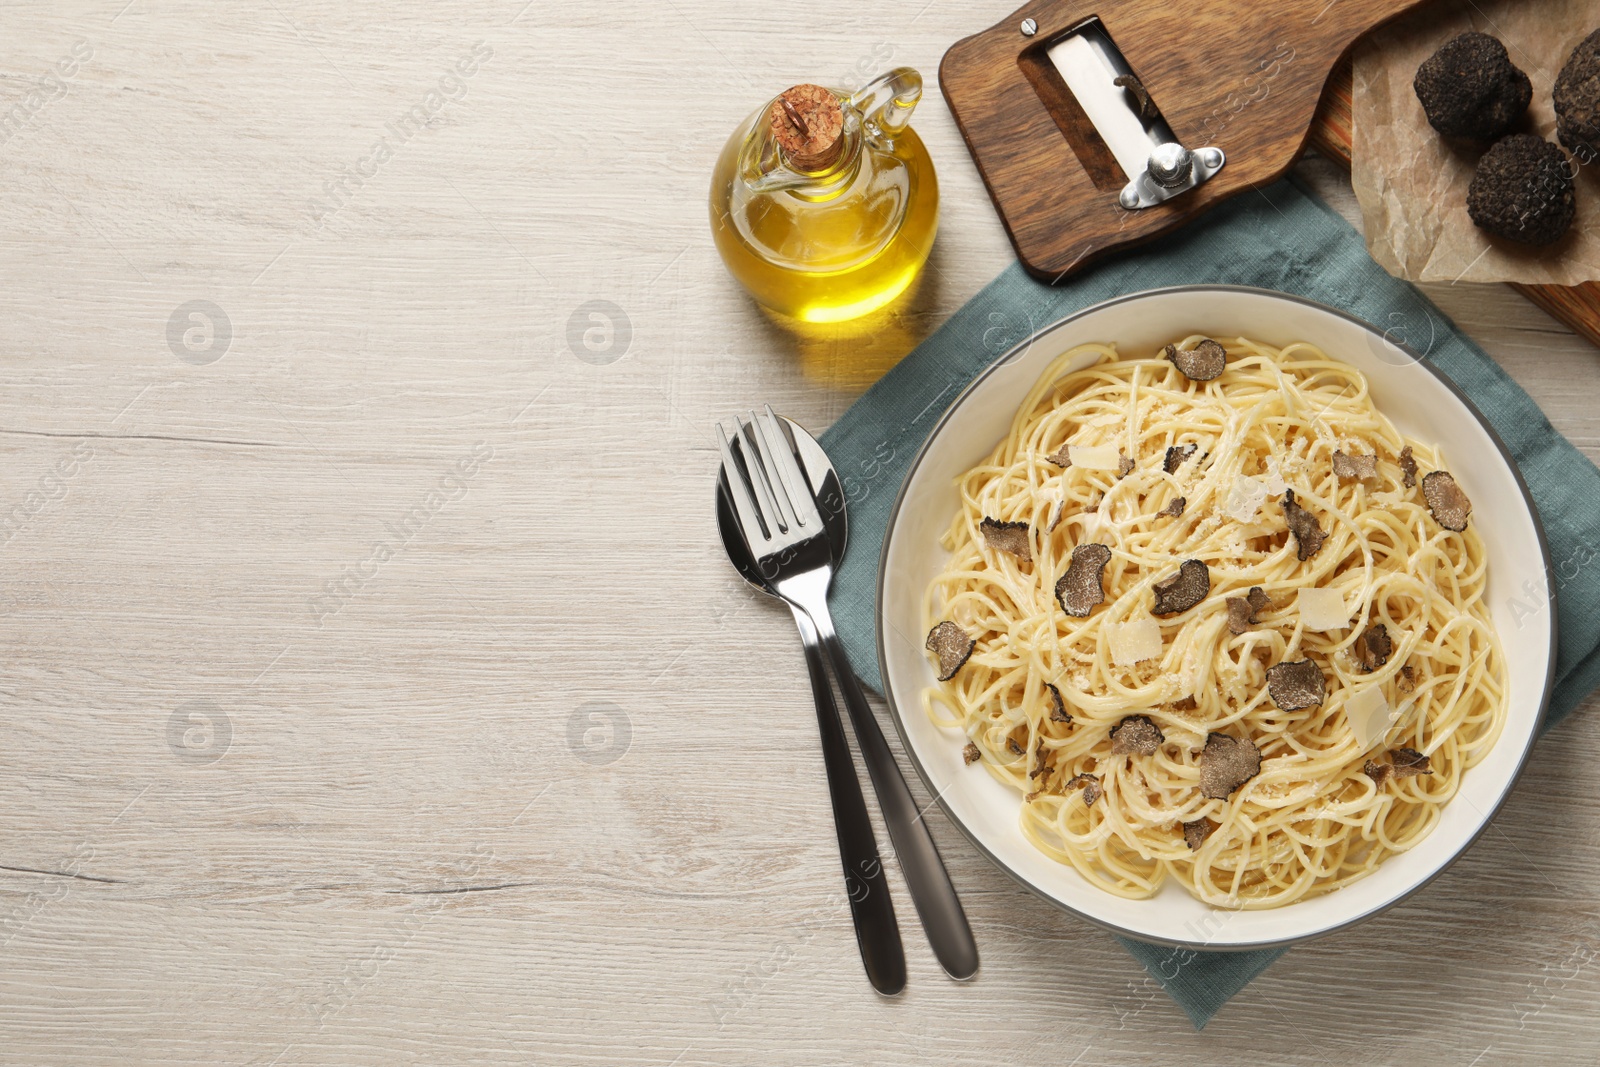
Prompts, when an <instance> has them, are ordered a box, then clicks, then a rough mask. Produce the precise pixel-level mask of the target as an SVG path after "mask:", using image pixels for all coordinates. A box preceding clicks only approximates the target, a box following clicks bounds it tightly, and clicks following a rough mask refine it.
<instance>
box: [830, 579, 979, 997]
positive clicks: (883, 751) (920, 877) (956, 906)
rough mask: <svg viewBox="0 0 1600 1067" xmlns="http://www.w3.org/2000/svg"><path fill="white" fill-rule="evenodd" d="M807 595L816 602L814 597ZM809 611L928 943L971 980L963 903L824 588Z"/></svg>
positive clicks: (972, 962) (974, 962)
mask: <svg viewBox="0 0 1600 1067" xmlns="http://www.w3.org/2000/svg"><path fill="white" fill-rule="evenodd" d="M808 599H812V600H813V601H815V598H808ZM810 612H811V618H812V622H813V623H814V624H815V625H816V627H817V631H818V633H820V634H821V636H822V647H823V648H824V649H825V650H826V651H827V653H828V658H829V659H830V660H832V661H833V670H834V673H835V674H836V675H837V676H838V678H839V689H840V691H841V692H843V693H844V702H845V706H846V707H848V708H849V709H850V723H851V725H853V726H854V727H855V729H856V743H857V744H858V745H860V746H861V755H862V757H863V758H864V759H865V760H866V761H867V773H868V774H870V775H871V776H872V786H873V789H874V790H876V791H877V794H878V806H879V807H880V808H882V809H883V821H884V823H885V825H887V826H888V827H889V838H890V840H891V841H893V842H894V849H895V855H896V857H897V858H898V859H899V860H900V870H901V872H902V873H903V874H904V875H905V879H906V887H907V888H908V889H910V890H911V899H912V901H913V903H915V904H916V906H917V915H918V917H919V918H921V919H922V929H923V931H924V932H925V933H926V934H927V935H928V943H929V944H930V945H932V946H933V954H934V955H935V956H937V957H938V959H939V964H940V966H942V967H943V968H944V969H945V973H947V974H948V975H950V977H952V978H957V979H967V978H971V977H972V976H973V975H974V974H976V973H978V942H977V941H976V940H975V939H974V938H973V936H972V927H971V926H970V925H969V924H968V923H967V913H966V912H965V911H964V910H963V909H962V907H961V898H960V897H958V896H957V895H956V887H955V886H954V885H952V884H951V882H950V872H949V871H947V870H946V869H945V866H944V860H942V859H940V858H939V849H938V848H937V847H936V846H935V845H934V843H933V836H932V835H931V834H929V833H928V823H927V820H926V819H924V818H923V817H922V815H923V812H922V811H920V810H918V808H917V802H916V800H915V799H914V798H913V797H912V796H911V790H910V789H909V788H908V787H907V786H906V780H905V778H904V776H902V775H901V773H900V766H899V764H897V763H896V762H895V759H894V753H893V752H891V751H890V749H889V742H888V741H886V740H884V737H883V730H882V729H881V728H880V727H879V726H878V719H877V716H875V715H873V713H872V708H871V707H870V706H869V705H868V704H867V698H866V694H864V693H863V692H862V691H861V683H860V682H858V681H856V675H855V671H854V670H852V669H851V667H850V660H849V657H847V656H846V655H845V651H844V645H843V644H842V643H841V642H840V641H839V635H838V634H836V633H834V630H833V619H832V617H831V616H830V615H829V614H828V601H827V589H826V587H824V589H823V595H822V599H821V600H820V601H818V602H813V603H812V604H811V605H810ZM935 799H937V798H935ZM928 806H929V807H932V806H933V805H932V804H931V803H930V804H929V805H928Z"/></svg>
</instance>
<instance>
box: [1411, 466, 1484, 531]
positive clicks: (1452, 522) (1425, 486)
mask: <svg viewBox="0 0 1600 1067" xmlns="http://www.w3.org/2000/svg"><path fill="white" fill-rule="evenodd" d="M1422 495H1423V496H1424V497H1426V498H1427V500H1428V510H1429V511H1431V512H1433V521H1434V522H1436V523H1438V524H1439V525H1440V526H1443V527H1444V528H1445V529H1446V530H1455V531H1457V532H1459V531H1461V530H1465V529H1466V528H1467V516H1468V515H1471V514H1472V501H1470V500H1468V499H1467V494H1466V493H1463V492H1462V491H1461V487H1460V486H1459V485H1457V484H1456V480H1455V478H1453V477H1452V476H1451V474H1450V472H1449V471H1430V472H1429V473H1428V474H1426V475H1424V476H1423V479H1422Z"/></svg>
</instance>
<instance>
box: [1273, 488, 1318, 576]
mask: <svg viewBox="0 0 1600 1067" xmlns="http://www.w3.org/2000/svg"><path fill="white" fill-rule="evenodd" d="M1283 514H1284V517H1285V518H1286V519H1288V520H1289V532H1290V533H1292V534H1294V543H1295V556H1296V558H1298V559H1302V560H1306V559H1310V558H1311V557H1312V556H1314V555H1316V554H1317V549H1319V548H1321V547H1322V542H1323V541H1325V540H1326V539H1327V537H1328V535H1327V534H1325V533H1323V532H1322V527H1320V526H1318V525H1317V520H1316V519H1314V518H1312V516H1311V512H1309V511H1307V510H1306V509H1305V508H1303V507H1301V506H1300V505H1299V504H1296V503H1295V502H1294V490H1293V489H1285V490H1284V491H1283Z"/></svg>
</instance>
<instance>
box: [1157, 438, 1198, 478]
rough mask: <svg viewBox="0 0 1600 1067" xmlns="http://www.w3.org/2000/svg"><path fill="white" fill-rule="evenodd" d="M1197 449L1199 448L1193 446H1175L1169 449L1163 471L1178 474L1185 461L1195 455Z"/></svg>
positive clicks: (1162, 465) (1162, 464)
mask: <svg viewBox="0 0 1600 1067" xmlns="http://www.w3.org/2000/svg"><path fill="white" fill-rule="evenodd" d="M1196 447H1197V446H1195V445H1193V444H1187V445H1173V446H1172V447H1170V448H1168V449H1167V458H1166V459H1165V460H1163V461H1162V463H1161V469H1162V470H1164V471H1166V472H1167V473H1168V474H1172V473H1174V472H1176V471H1177V469H1178V468H1179V467H1181V466H1183V462H1184V460H1186V459H1188V458H1189V457H1190V456H1192V455H1194V450H1195V448H1196Z"/></svg>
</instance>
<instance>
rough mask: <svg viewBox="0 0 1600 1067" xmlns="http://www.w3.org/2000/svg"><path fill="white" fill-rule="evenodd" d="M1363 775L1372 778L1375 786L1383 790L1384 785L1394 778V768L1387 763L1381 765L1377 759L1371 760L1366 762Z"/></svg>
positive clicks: (1362, 769) (1362, 771) (1362, 770)
mask: <svg viewBox="0 0 1600 1067" xmlns="http://www.w3.org/2000/svg"><path fill="white" fill-rule="evenodd" d="M1361 773H1362V774H1364V775H1366V776H1367V777H1368V778H1371V779H1372V781H1373V784H1375V785H1376V786H1377V787H1378V788H1379V789H1382V788H1383V783H1384V782H1387V781H1388V780H1389V779H1390V778H1392V777H1394V768H1393V767H1391V766H1389V765H1388V764H1387V763H1379V762H1378V761H1377V760H1375V759H1369V760H1367V762H1366V766H1364V767H1362V768H1361Z"/></svg>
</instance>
